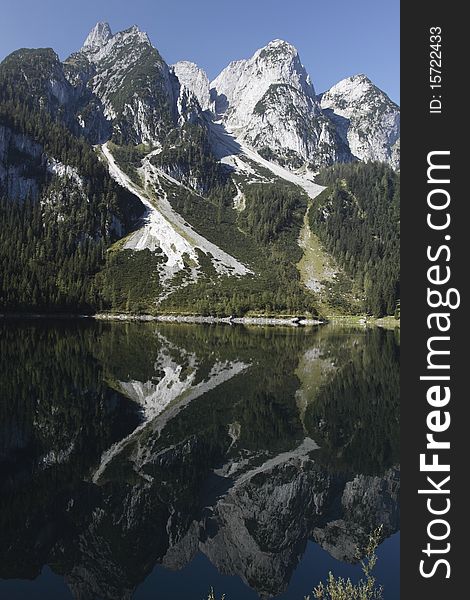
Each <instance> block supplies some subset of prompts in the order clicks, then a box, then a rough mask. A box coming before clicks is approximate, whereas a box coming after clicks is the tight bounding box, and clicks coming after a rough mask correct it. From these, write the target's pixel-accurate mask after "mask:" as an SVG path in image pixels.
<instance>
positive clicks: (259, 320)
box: [0, 313, 327, 327]
mask: <svg viewBox="0 0 470 600" xmlns="http://www.w3.org/2000/svg"><path fill="white" fill-rule="evenodd" d="M0 319H5V320H15V319H63V320H66V319H92V320H95V321H127V322H152V321H156V322H158V323H195V324H206V325H211V324H226V325H288V326H289V327H299V326H300V327H305V326H315V325H325V324H326V323H327V321H324V320H320V319H308V318H303V317H215V316H202V315H148V314H147V315H146V314H142V315H139V314H127V313H96V314H93V315H86V314H78V313H0Z"/></svg>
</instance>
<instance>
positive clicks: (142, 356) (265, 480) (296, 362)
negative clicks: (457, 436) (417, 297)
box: [0, 321, 400, 600]
mask: <svg viewBox="0 0 470 600" xmlns="http://www.w3.org/2000/svg"><path fill="white" fill-rule="evenodd" d="M398 395H399V341H398V339H397V334H396V333H393V332H387V331H383V330H380V329H370V330H363V329H345V328H341V329H339V328H334V327H331V326H327V327H322V328H320V329H303V328H299V329H293V328H285V329H282V328H279V329H274V328H267V329H260V328H253V329H245V328H243V327H230V326H198V325H155V324H123V323H115V324H108V323H106V324H100V323H92V322H85V321H80V322H79V321H62V322H55V323H54V322H39V321H26V322H18V321H16V322H3V323H1V324H0V475H1V482H0V493H1V497H0V541H1V544H0V598H1V599H8V600H19V599H21V600H23V599H28V600H30V599H31V600H34V599H36V598H37V599H39V598H41V599H43V598H46V599H47V600H62V599H64V600H65V599H69V598H70V599H71V598H76V599H80V600H98V599H99V600H121V599H133V600H150V599H152V600H169V599H171V600H173V599H174V600H193V599H194V600H205V599H206V598H207V594H208V591H209V589H210V588H211V586H213V587H214V589H215V591H216V595H217V598H219V597H220V595H221V594H222V593H225V594H226V600H240V599H243V600H244V599H247V600H251V599H252V600H256V599H257V598H278V599H279V600H281V599H282V600H303V597H304V596H305V595H306V594H308V593H310V592H311V591H312V589H313V587H314V586H315V585H317V584H318V582H319V580H320V579H323V580H324V579H325V578H326V576H327V574H328V571H330V570H331V571H333V572H334V573H335V574H336V575H342V576H345V577H351V578H352V579H353V580H357V579H358V578H359V577H360V575H361V573H360V566H359V565H358V564H357V556H358V552H359V553H360V552H361V549H363V548H364V546H365V544H366V543H367V540H368V538H369V535H370V533H371V532H372V531H373V530H374V529H376V528H377V527H378V526H379V525H382V526H383V534H382V538H383V542H382V544H381V545H380V547H379V550H378V556H379V560H378V564H377V569H376V576H377V580H378V581H379V582H380V583H382V584H383V585H384V589H385V599H386V600H397V599H398V598H399V591H398V587H399V564H398V558H399V534H398V533H397V532H398V530H399V502H398V496H399V487H400V474H399V466H398V461H399V453H398V449H399V401H398Z"/></svg>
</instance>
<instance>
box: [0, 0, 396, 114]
mask: <svg viewBox="0 0 470 600" xmlns="http://www.w3.org/2000/svg"><path fill="white" fill-rule="evenodd" d="M399 4H400V3H399V0H0V14H1V19H0V60H3V58H4V57H5V56H7V55H8V54H9V53H10V52H12V51H13V50H16V49H17V48H24V47H26V48H39V47H52V48H54V50H55V51H56V52H57V53H58V54H59V56H60V57H61V58H62V59H64V58H66V57H67V56H68V55H69V54H71V53H72V52H73V51H75V50H78V49H79V48H80V47H81V45H82V43H83V41H84V39H85V37H86V36H87V34H88V32H89V30H90V29H91V28H92V27H93V26H94V24H95V23H96V22H97V21H107V22H108V23H109V24H110V26H111V29H112V31H113V32H116V31H121V30H123V29H127V28H128V27H130V26H131V25H134V24H135V25H138V26H139V27H140V29H142V30H144V31H146V32H147V33H148V34H149V37H150V39H151V41H152V43H153V45H154V46H155V47H156V48H158V50H159V52H160V54H161V55H162V56H163V58H164V59H165V60H166V61H167V62H168V63H169V64H172V63H174V62H177V61H178V60H191V61H193V62H195V63H197V64H198V65H199V66H200V67H202V68H203V69H204V70H205V71H206V72H207V74H208V75H209V78H210V79H213V78H214V77H215V76H216V75H218V73H219V72H220V71H221V70H222V69H223V68H224V67H225V66H226V65H227V64H228V63H229V62H230V61H232V60H238V59H240V58H249V57H250V56H251V55H252V54H253V53H254V52H255V50H257V49H258V48H261V47H263V46H265V45H266V44H267V43H268V42H269V41H271V40H272V39H276V38H280V39H284V40H287V41H288V42H290V43H291V44H293V45H294V46H295V47H296V48H297V50H298V51H299V54H300V58H301V60H302V62H303V64H304V65H305V67H306V69H307V71H308V72H309V73H310V76H311V78H312V81H313V84H314V86H315V89H316V91H317V93H320V92H323V91H325V90H326V89H328V88H329V87H331V86H332V85H333V84H335V83H337V82H338V81H340V80H341V79H344V78H345V77H348V76H350V75H355V74H357V73H365V74H366V75H367V76H368V77H369V78H370V79H371V80H372V81H373V82H374V83H375V84H376V85H377V86H378V87H379V88H381V89H382V90H384V91H385V92H386V93H387V94H388V95H389V96H390V98H392V100H394V101H395V102H397V103H399V94H400V90H399V84H400V71H399V62H400V56H399V52H400V45H399V42H400V31H399Z"/></svg>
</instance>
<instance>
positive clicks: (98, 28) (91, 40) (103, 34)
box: [83, 21, 113, 50]
mask: <svg viewBox="0 0 470 600" xmlns="http://www.w3.org/2000/svg"><path fill="white" fill-rule="evenodd" d="M112 37H113V33H112V31H111V27H110V26H109V23H105V22H104V21H99V22H98V23H97V24H96V25H95V26H94V27H93V29H92V30H91V31H90V33H89V34H88V36H87V38H86V40H85V43H84V44H83V50H98V49H99V48H101V47H102V46H104V45H105V44H106V43H107V42H109V40H110V39H111V38H112Z"/></svg>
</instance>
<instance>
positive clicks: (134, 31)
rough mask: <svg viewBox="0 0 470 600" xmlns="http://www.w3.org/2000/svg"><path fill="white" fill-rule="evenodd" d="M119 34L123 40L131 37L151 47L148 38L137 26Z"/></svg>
mask: <svg viewBox="0 0 470 600" xmlns="http://www.w3.org/2000/svg"><path fill="white" fill-rule="evenodd" d="M121 34H122V36H123V38H127V37H129V36H132V37H133V38H134V37H136V38H137V39H138V40H139V41H140V42H144V43H146V44H150V45H151V42H150V38H149V36H148V35H147V33H146V32H145V31H142V29H140V27H139V26H138V25H132V27H129V29H126V30H125V31H122V32H121Z"/></svg>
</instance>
